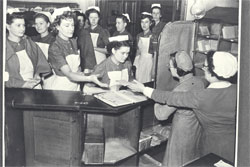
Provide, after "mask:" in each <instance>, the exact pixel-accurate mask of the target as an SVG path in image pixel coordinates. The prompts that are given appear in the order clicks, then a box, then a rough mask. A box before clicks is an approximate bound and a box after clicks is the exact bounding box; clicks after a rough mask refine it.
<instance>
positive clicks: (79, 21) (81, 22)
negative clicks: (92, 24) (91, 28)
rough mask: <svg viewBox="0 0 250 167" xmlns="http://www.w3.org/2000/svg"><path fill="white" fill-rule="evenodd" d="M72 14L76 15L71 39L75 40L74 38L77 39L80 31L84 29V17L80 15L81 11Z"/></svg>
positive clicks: (82, 14)
mask: <svg viewBox="0 0 250 167" xmlns="http://www.w3.org/2000/svg"><path fill="white" fill-rule="evenodd" d="M74 13H75V15H76V25H75V31H74V34H73V37H74V38H75V37H79V33H80V31H81V29H83V28H84V26H85V21H86V16H85V14H84V13H82V11H74Z"/></svg>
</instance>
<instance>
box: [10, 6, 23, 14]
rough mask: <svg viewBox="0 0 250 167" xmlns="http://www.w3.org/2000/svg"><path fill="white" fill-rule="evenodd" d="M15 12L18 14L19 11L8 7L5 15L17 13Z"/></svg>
mask: <svg viewBox="0 0 250 167" xmlns="http://www.w3.org/2000/svg"><path fill="white" fill-rule="evenodd" d="M17 12H20V10H19V9H18V8H13V7H8V8H7V13H8V14H12V13H17Z"/></svg>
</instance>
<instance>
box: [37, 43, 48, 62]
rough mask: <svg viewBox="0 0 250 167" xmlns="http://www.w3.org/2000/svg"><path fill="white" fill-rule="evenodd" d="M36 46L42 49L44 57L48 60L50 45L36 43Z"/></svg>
mask: <svg viewBox="0 0 250 167" xmlns="http://www.w3.org/2000/svg"><path fill="white" fill-rule="evenodd" d="M36 44H37V45H38V46H39V47H40V49H41V50H42V52H43V54H44V56H45V57H46V59H47V60H48V52H49V44H47V43H41V42H36Z"/></svg>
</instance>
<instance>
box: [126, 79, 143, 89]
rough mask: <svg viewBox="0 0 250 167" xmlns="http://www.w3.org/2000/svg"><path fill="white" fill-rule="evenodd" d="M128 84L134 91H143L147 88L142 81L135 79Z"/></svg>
mask: <svg viewBox="0 0 250 167" xmlns="http://www.w3.org/2000/svg"><path fill="white" fill-rule="evenodd" d="M127 86H128V87H129V89H131V90H132V91H133V92H143V91H144V88H145V86H144V85H143V84H142V83H140V82H138V81H137V80H133V82H130V84H129V85H127Z"/></svg>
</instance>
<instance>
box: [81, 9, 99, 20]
mask: <svg viewBox="0 0 250 167" xmlns="http://www.w3.org/2000/svg"><path fill="white" fill-rule="evenodd" d="M91 13H97V14H98V17H99V18H100V16H101V14H100V12H99V11H98V10H96V9H89V10H87V11H86V12H85V14H86V16H87V17H88V18H89V15H90V14H91Z"/></svg>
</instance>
